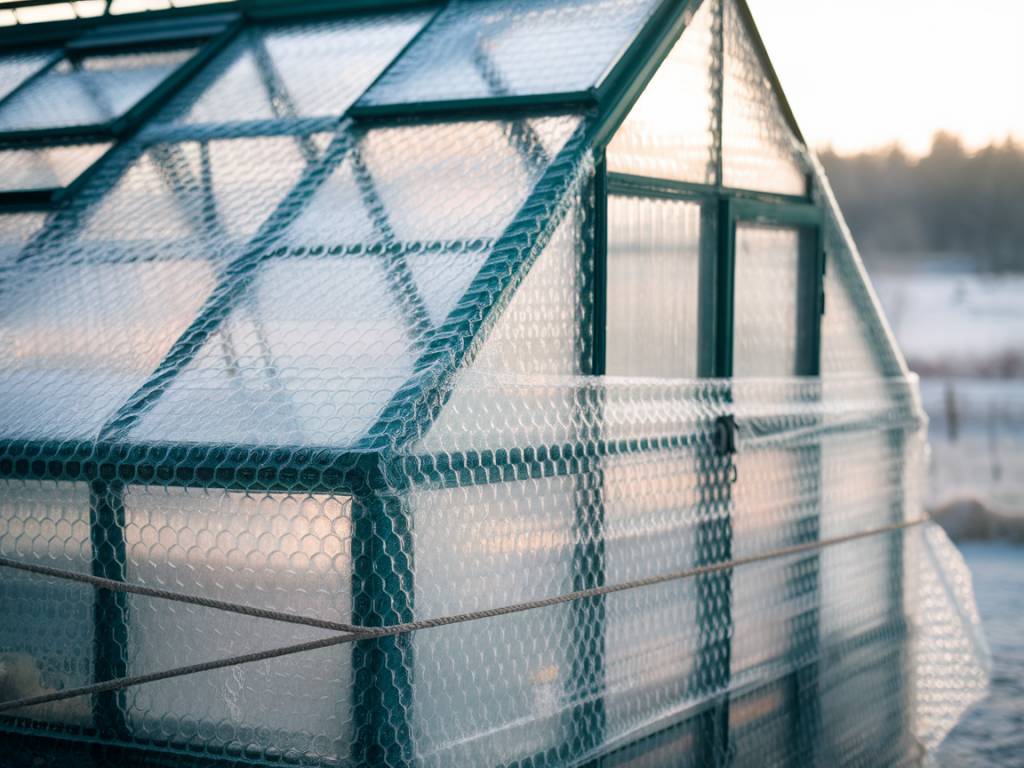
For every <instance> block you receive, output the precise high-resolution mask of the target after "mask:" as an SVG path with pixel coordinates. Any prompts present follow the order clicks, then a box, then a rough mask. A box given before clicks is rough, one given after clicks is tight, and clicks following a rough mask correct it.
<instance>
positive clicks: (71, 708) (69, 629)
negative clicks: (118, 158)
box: [0, 480, 96, 726]
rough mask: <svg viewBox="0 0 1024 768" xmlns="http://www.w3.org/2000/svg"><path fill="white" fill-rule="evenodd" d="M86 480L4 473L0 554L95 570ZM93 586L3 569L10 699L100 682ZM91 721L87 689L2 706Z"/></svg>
mask: <svg viewBox="0 0 1024 768" xmlns="http://www.w3.org/2000/svg"><path fill="white" fill-rule="evenodd" d="M91 541H92V540H91V538H90V526H89V485H88V484H87V483H63V482H62V483H42V482H33V481H21V480H0V555H2V556H3V557H6V558H10V559H12V560H17V561H18V562H21V563H27V564H30V565H41V566H46V567H50V568H60V569H62V570H67V571H73V572H75V573H85V574H90V573H92V543H91ZM94 607H95V590H94V588H93V587H92V586H90V585H88V584H76V583H75V582H72V581H68V580H66V579H55V578H46V577H42V576H39V575H37V574H33V573H23V572H20V571H14V570H11V569H6V568H5V569H4V572H3V575H2V576H0V616H3V621H0V669H2V670H3V673H4V677H3V678H2V683H0V691H2V692H3V698H4V699H5V700H9V699H17V698H21V697H25V696H38V695H40V694H44V693H50V692H51V691H54V690H60V689H63V688H73V687H77V686H80V685H89V684H90V683H93V682H96V680H95V679H94V677H93V655H94V650H93V639H94V623H93V622H94V619H93V612H94ZM19 715H20V716H24V717H31V718H32V719H33V720H37V721H42V722H48V723H62V724H65V725H71V726H88V725H90V724H91V723H92V699H91V697H88V696H82V697H79V698H76V699H69V700H67V701H58V702H53V703H52V704H44V705H42V706H35V707H32V708H30V709H26V710H22V711H19V710H14V711H11V712H5V713H4V719H6V718H8V717H12V716H15V717H17V716H19Z"/></svg>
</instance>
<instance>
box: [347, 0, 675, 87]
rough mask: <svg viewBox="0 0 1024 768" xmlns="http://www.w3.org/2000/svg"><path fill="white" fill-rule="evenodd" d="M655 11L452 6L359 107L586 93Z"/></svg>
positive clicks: (578, 2) (601, 4)
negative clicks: (362, 105) (494, 97)
mask: <svg viewBox="0 0 1024 768" xmlns="http://www.w3.org/2000/svg"><path fill="white" fill-rule="evenodd" d="M657 5H658V3H657V2H656V1H655V0H456V2H453V3H451V4H450V5H448V6H447V7H446V8H445V9H444V10H443V11H442V12H441V13H440V14H439V15H438V17H437V18H436V19H435V20H434V21H433V22H432V23H431V24H430V26H429V27H428V28H427V30H426V31H425V32H424V33H423V34H422V35H421V36H420V37H419V38H418V39H417V40H416V42H415V43H414V44H413V45H412V46H411V47H410V48H409V50H408V51H406V52H405V53H403V54H402V56H401V57H400V58H399V59H398V60H397V61H396V62H395V63H394V64H393V65H392V66H391V67H390V68H389V69H388V70H387V71H386V72H385V74H384V75H383V76H382V77H381V78H380V79H379V80H378V81H377V83H376V84H374V86H373V87H372V88H371V89H370V90H369V91H368V92H367V94H366V96H364V97H363V98H362V99H361V100H360V103H361V104H364V105H382V104H413V103H417V102H423V101H441V100H456V99H471V98H487V97H493V96H524V95H536V94H545V93H567V92H576V91H584V90H586V89H588V88H591V87H594V86H596V85H599V84H600V83H601V81H602V80H603V78H604V76H605V74H606V73H607V72H608V71H609V69H610V68H611V67H612V66H613V65H614V64H615V62H616V61H618V59H619V57H620V56H621V54H622V53H623V51H624V50H625V48H626V47H627V46H628V45H629V43H630V42H631V41H632V40H633V38H634V37H635V35H636V34H637V33H638V32H639V31H640V29H642V27H643V24H644V22H646V21H647V19H648V18H650V16H651V14H652V13H653V11H654V9H655V8H656V7H657Z"/></svg>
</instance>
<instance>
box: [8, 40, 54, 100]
mask: <svg viewBox="0 0 1024 768" xmlns="http://www.w3.org/2000/svg"><path fill="white" fill-rule="evenodd" d="M56 55H57V51H26V52H24V53H7V54H4V55H3V56H0V99H3V98H6V97H7V95H8V94H9V93H11V92H12V91H13V90H14V89H15V88H17V87H18V86H20V85H21V84H22V83H24V82H25V81H26V80H28V79H29V78H30V77H32V75H34V74H36V73H37V72H38V71H39V70H41V69H42V68H43V67H45V66H46V65H47V64H48V63H49V62H50V61H51V60H52V59H53V58H54V57H55V56H56Z"/></svg>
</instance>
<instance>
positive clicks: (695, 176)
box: [607, 0, 717, 184]
mask: <svg viewBox="0 0 1024 768" xmlns="http://www.w3.org/2000/svg"><path fill="white" fill-rule="evenodd" d="M716 6H717V0H705V1H704V3H703V4H702V5H701V7H700V10H698V11H697V14H696V15H695V16H694V18H693V21H691V22H690V24H689V26H687V27H686V29H685V30H684V31H683V36H682V37H681V38H680V39H679V41H678V42H677V43H676V44H675V46H674V47H673V48H672V50H671V52H669V55H668V57H667V58H666V59H665V61H664V62H662V64H661V66H660V67H659V68H658V71H657V72H656V73H655V75H654V77H653V78H652V79H651V81H650V83H648V85H647V87H646V88H645V89H644V92H643V93H642V94H641V95H640V98H639V100H638V101H637V102H636V104H634V105H633V108H632V110H630V113H629V116H628V117H627V118H626V120H625V122H623V124H622V125H621V126H620V127H619V129H618V131H617V132H616V134H615V136H614V138H613V139H612V141H611V143H610V144H609V145H608V150H607V158H608V170H609V171H617V172H620V173H632V174H635V175H637V176H651V177H657V178H662V179H678V180H679V181H692V182H696V183H700V184H714V183H715V131H714V129H715V120H716V115H715V101H716V99H715V78H714V68H715V44H714V43H715V36H714V21H715V16H714V15H715V13H716Z"/></svg>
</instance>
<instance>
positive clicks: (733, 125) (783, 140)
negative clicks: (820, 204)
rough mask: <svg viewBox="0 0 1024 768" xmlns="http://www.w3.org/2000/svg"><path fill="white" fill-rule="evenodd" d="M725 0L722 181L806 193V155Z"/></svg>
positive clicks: (733, 5) (731, 3)
mask: <svg viewBox="0 0 1024 768" xmlns="http://www.w3.org/2000/svg"><path fill="white" fill-rule="evenodd" d="M723 1H724V4H725V22H724V34H725V60H724V63H723V85H722V183H723V184H724V185H725V186H727V187H733V188H735V189H756V190H759V191H762V192H778V193H782V194H790V195H804V194H806V193H807V174H808V172H809V171H810V168H809V167H808V165H807V163H806V161H805V160H804V154H805V153H804V152H803V150H802V148H801V146H800V142H799V140H798V139H797V137H796V136H795V135H794V134H793V131H792V129H791V128H790V127H789V125H788V123H787V122H786V120H785V118H784V117H783V113H782V108H781V105H780V103H779V97H778V95H777V94H776V92H775V89H774V88H773V87H772V84H771V82H770V81H769V79H768V75H767V73H766V72H765V71H764V67H763V65H762V63H761V58H760V56H759V55H758V53H757V50H756V48H755V47H754V44H753V42H752V40H751V39H750V33H749V31H748V30H747V28H746V24H745V22H744V21H743V19H742V17H741V14H740V10H739V7H738V6H737V2H736V0H723Z"/></svg>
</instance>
